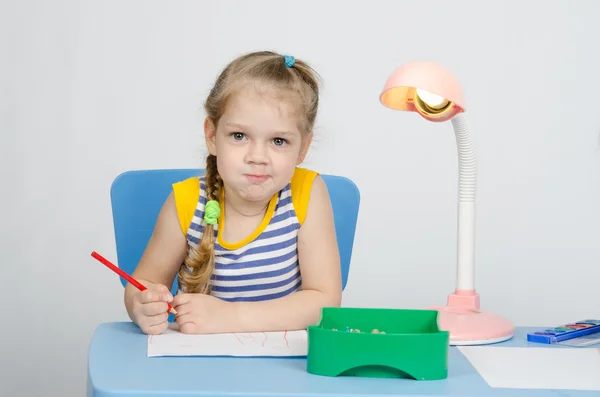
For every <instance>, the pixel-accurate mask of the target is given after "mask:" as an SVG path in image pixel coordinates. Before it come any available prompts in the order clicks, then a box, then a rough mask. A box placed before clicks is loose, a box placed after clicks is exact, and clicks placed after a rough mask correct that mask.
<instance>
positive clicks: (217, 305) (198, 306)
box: [172, 294, 234, 334]
mask: <svg viewBox="0 0 600 397" xmlns="http://www.w3.org/2000/svg"><path fill="white" fill-rule="evenodd" d="M172 306H173V308H175V310H177V315H176V316H175V322H176V323H177V324H178V325H179V329H180V330H181V332H182V333H184V334H214V333H221V332H231V324H232V320H233V315H234V314H233V305H232V304H231V303H230V302H227V301H224V300H221V299H219V298H215V297H214V296H212V295H206V294H178V295H176V296H175V298H174V299H173V304H172Z"/></svg>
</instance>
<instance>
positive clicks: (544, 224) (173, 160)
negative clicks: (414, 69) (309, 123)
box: [0, 0, 600, 397]
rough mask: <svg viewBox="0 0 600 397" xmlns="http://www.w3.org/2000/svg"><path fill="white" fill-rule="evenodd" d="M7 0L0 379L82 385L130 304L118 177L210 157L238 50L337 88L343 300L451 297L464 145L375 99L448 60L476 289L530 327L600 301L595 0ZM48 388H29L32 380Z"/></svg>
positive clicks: (599, 81)
mask: <svg viewBox="0 0 600 397" xmlns="http://www.w3.org/2000/svg"><path fill="white" fill-rule="evenodd" d="M353 4H354V5H352V4H351V3H349V2H346V3H337V2H322V1H302V2H298V1H287V2H286V1H275V0H274V1H253V2H243V1H228V2H223V1H220V2H218V1H178V2H173V1H172V2H164V1H150V0H144V1H141V0H136V1H131V0H129V1H95V2H92V1H76V0H56V1H51V2H50V1H42V0H39V1H32V0H30V1H24V0H19V1H17V0H13V1H6V0H5V1H3V2H2V5H1V6H0V43H1V57H0V131H1V141H0V172H1V174H0V176H1V178H2V184H1V186H2V195H1V196H0V208H1V210H2V213H1V218H0V225H1V230H2V239H1V240H0V249H1V257H0V258H1V262H0V294H1V295H0V297H1V298H2V303H3V310H2V315H1V316H0V321H1V324H2V326H1V328H0V333H1V338H0V352H1V354H0V361H1V362H2V370H1V372H0V395H2V396H11V397H12V396H42V395H43V396H46V395H48V396H49V395H52V396H59V395H60V396H80V395H83V393H84V392H85V379H86V370H87V368H86V357H87V356H86V355H87V348H88V343H89V341H90V338H91V337H92V333H93V331H94V329H95V327H96V326H97V325H98V324H99V323H101V322H109V321H121V320H128V318H127V316H126V313H125V310H124V308H123V304H122V299H123V298H122V286H121V284H120V283H119V280H118V278H117V276H116V275H114V274H113V273H112V272H110V271H108V270H107V269H106V268H105V267H104V266H102V265H100V264H99V263H98V262H96V261H94V260H93V258H91V257H90V252H91V251H93V250H97V251H98V252H101V253H103V255H105V256H106V257H108V258H110V259H114V258H115V256H116V255H115V249H114V236H113V230H112V218H111V212H110V203H109V188H110V184H111V182H112V181H113V179H114V178H115V177H116V176H117V175H118V174H119V173H121V172H123V171H126V170H130V169H146V168H183V167H203V166H204V156H205V148H204V146H203V135H202V121H203V117H204V114H203V111H202V102H203V100H204V98H205V96H206V94H207V93H208V90H209V89H210V87H211V84H212V82H213V81H214V78H215V77H216V76H217V74H218V73H219V71H220V70H221V68H222V67H223V66H225V64H226V63H227V62H228V61H229V60H231V59H232V58H233V57H235V56H237V55H239V54H241V53H244V52H247V51H252V50H259V49H272V50H276V51H280V52H282V53H285V54H291V55H294V56H296V57H298V58H302V59H303V60H306V61H307V62H309V63H311V64H312V65H313V66H314V67H315V68H316V69H317V70H318V71H319V73H320V74H321V76H322V78H323V81H324V87H323V96H322V102H321V103H322V107H321V109H320V110H321V112H320V115H319V119H318V129H317V131H316V140H317V142H315V145H314V147H313V148H312V151H311V153H310V156H309V158H308V160H307V162H306V163H305V164H304V165H305V166H307V167H312V168H314V169H317V170H319V171H320V172H322V173H328V174H340V175H345V176H347V177H350V178H351V179H353V180H354V181H355V182H356V183H357V185H358V186H359V188H360V189H361V193H362V205H361V209H360V211H361V212H360V219H359V223H358V230H357V234H356V244H355V250H354V254H353V261H352V266H351V272H350V279H349V284H348V287H347V289H346V291H345V293H344V302H343V303H344V305H346V306H380V307H408V308H422V307H426V306H429V305H438V304H444V303H445V300H446V296H447V294H448V293H450V292H452V290H453V289H454V283H455V256H456V242H455V240H456V188H457V167H456V166H457V156H456V144H455V139H454V135H453V132H452V128H451V125H450V124H449V123H444V124H434V123H428V122H426V121H425V120H424V119H422V118H420V117H419V116H418V115H416V114H409V113H404V112H395V111H392V110H389V109H387V108H385V107H383V106H382V105H381V104H380V103H379V102H378V95H379V93H380V90H381V88H382V87H383V84H384V82H385V80H386V79H387V77H388V76H389V74H390V73H391V72H392V71H393V70H394V68H396V67H398V66H400V65H401V64H403V63H405V62H408V61H412V60H417V59H425V60H433V61H437V62H441V63H442V64H444V65H445V66H447V67H448V68H449V69H450V70H452V71H453V72H454V73H455V74H456V75H457V76H458V78H459V79H460V80H461V82H462V84H463V88H464V90H465V96H466V101H467V106H468V111H469V114H470V120H471V124H472V126H473V128H474V132H475V134H476V141H477V150H478V164H479V169H478V171H479V185H478V196H477V200H478V201H477V211H478V212H477V214H478V218H477V233H478V234H477V256H476V271H477V274H476V287H477V289H478V291H479V292H480V293H481V299H482V306H483V308H484V309H486V310H490V311H494V312H497V313H499V314H502V315H504V316H506V317H508V318H509V319H510V320H512V321H514V322H515V323H516V324H517V325H540V326H551V325H559V324H561V323H564V322H568V321H574V320H579V319H582V318H588V317H596V318H597V317H599V316H600V298H599V293H598V289H597V288H598V279H599V277H600V270H599V267H600V266H599V265H600V248H599V246H600V244H599V242H600V113H599V112H598V99H599V93H600V87H599V86H600V77H599V76H600V74H598V70H600V56H599V55H598V41H597V40H598V37H600V25H599V24H597V22H598V21H597V18H598V15H600V3H598V2H596V1H593V0H589V1H583V0H580V1H577V2H570V1H566V0H565V1H555V0H553V1H548V0H546V1H497V2H488V1H486V2H483V1H452V2H441V1H399V0H393V1H368V2H362V3H358V2H356V3H353ZM34 382H37V383H34Z"/></svg>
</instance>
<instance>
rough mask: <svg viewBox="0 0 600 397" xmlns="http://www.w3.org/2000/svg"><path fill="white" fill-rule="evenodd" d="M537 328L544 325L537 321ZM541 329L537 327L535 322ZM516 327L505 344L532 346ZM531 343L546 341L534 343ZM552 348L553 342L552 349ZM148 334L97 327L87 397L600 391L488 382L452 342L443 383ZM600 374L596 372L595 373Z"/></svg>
mask: <svg viewBox="0 0 600 397" xmlns="http://www.w3.org/2000/svg"><path fill="white" fill-rule="evenodd" d="M540 328H541V327H540ZM537 329H539V328H537ZM530 330H531V329H530V328H517V330H516V334H515V337H514V338H513V339H512V340H510V341H506V342H503V343H500V344H497V345H496V346H498V347H499V348H502V347H503V346H532V345H533V344H530V343H527V342H526V340H525V334H526V333H527V332H528V331H530ZM535 346H536V347H539V346H543V345H540V344H535ZM549 348H552V347H549ZM146 350H147V336H146V335H144V334H142V333H141V332H140V331H139V329H138V328H137V327H136V326H135V325H133V324H132V323H129V322H118V323H105V324H102V325H100V326H99V327H98V328H97V329H96V332H95V333H94V336H93V338H92V341H91V344H90V349H89V358H88V390H87V393H88V394H87V395H88V396H94V397H107V396H112V397H145V396H152V397H159V396H211V397H215V396H216V397H225V396H227V397H233V396H235V397H261V396H269V397H292V396H293V397H327V396H332V397H333V396H336V397H339V396H390V397H391V396H394V397H396V396H398V395H403V396H420V397H423V396H444V397H508V396H510V397H525V396H526V397H550V396H552V397H556V396H561V397H592V396H593V397H598V396H599V395H600V393H599V392H597V391H596V392H594V391H572V392H571V391H557V390H554V391H553V390H532V389H530V390H518V389H500V388H491V387H489V386H488V385H487V383H486V382H485V381H484V380H483V378H482V377H481V376H480V375H479V374H478V373H477V371H476V370H475V368H473V367H472V366H471V364H470V363H469V361H468V360H467V358H466V357H464V356H463V355H462V353H461V352H460V351H459V350H458V349H457V348H455V347H451V348H450V351H449V357H448V358H449V362H448V378H447V379H444V380H440V381H415V380H409V379H374V378H354V377H337V378H332V377H324V376H317V375H311V374H309V373H307V372H306V359H305V358H258V357H256V358H252V357H250V358H237V357H152V358H147V357H146ZM599 376H600V374H599Z"/></svg>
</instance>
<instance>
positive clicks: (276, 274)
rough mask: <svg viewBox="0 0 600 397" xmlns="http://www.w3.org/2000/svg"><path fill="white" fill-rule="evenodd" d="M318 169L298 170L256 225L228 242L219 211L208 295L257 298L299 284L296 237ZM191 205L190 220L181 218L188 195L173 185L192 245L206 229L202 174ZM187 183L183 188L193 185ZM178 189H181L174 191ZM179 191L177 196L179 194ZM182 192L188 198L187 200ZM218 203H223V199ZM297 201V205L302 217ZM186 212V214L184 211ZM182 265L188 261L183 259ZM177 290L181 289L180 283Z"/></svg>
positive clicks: (284, 291) (277, 294) (290, 290)
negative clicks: (247, 232) (239, 239)
mask: <svg viewBox="0 0 600 397" xmlns="http://www.w3.org/2000/svg"><path fill="white" fill-rule="evenodd" d="M315 175H316V173H314V172H312V171H308V170H305V169H297V171H296V173H295V175H294V179H293V180H292V182H290V183H288V185H287V186H285V187H284V188H283V189H282V190H281V191H279V192H278V193H277V194H275V195H274V196H273V198H272V199H271V201H270V203H269V206H268V208H267V211H266V214H265V217H264V219H263V221H262V223H261V224H260V225H259V226H258V228H257V229H256V230H255V231H254V233H252V234H251V235H250V236H248V237H247V238H246V239H244V240H242V241H240V242H238V243H235V244H231V243H228V242H225V241H223V240H222V238H221V234H220V233H219V226H220V225H222V224H223V221H224V220H223V213H224V211H223V210H221V214H222V215H221V217H220V218H219V222H218V224H216V225H214V228H215V231H214V233H215V269H214V272H213V276H212V279H211V294H212V295H214V296H216V297H218V298H221V299H223V300H227V301H230V302H235V301H260V300H268V299H276V298H280V297H283V296H286V295H289V294H291V293H293V292H295V291H297V290H299V289H301V286H302V277H301V275H300V268H299V266H298V251H297V237H298V231H299V230H300V226H301V222H302V221H303V218H304V215H305V213H306V206H307V204H308V197H309V195H310V185H311V183H312V180H313V179H314V176H315ZM195 179H196V181H195V186H197V187H196V188H195V191H196V195H195V203H194V204H195V209H194V210H193V216H192V217H191V219H189V221H188V219H185V213H186V211H185V210H184V209H182V208H180V207H181V206H182V205H184V203H186V205H187V207H188V211H187V213H188V214H190V215H191V213H190V211H189V207H190V204H191V203H190V199H189V197H190V194H189V193H188V192H186V193H187V196H186V193H183V192H182V190H183V187H182V186H178V187H177V185H174V192H175V199H176V204H177V207H178V212H179V214H180V221H181V224H182V231H183V230H184V228H185V227H186V225H187V228H185V235H186V238H187V242H188V246H189V247H193V248H196V247H197V246H198V244H199V242H200V240H201V239H202V233H203V230H204V226H205V222H204V219H203V218H204V206H205V204H206V201H207V199H206V194H205V178H204V176H200V177H197V178H195ZM186 182H187V185H188V186H187V190H188V191H189V190H190V189H191V188H190V186H191V185H192V184H193V182H192V181H190V180H188V181H184V185H185V183H186ZM177 188H178V189H179V191H178V190H177ZM178 193H179V196H181V197H178ZM182 197H188V198H187V201H186V200H184V199H182ZM221 205H222V203H221ZM295 205H296V206H298V207H301V211H299V212H300V213H301V215H300V217H299V216H298V212H297V209H296V208H295ZM188 217H189V215H188ZM182 218H183V219H182ZM182 266H184V267H185V266H186V265H185V264H182ZM180 291H182V292H185V291H183V290H182V289H181V288H180Z"/></svg>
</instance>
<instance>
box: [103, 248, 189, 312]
mask: <svg viewBox="0 0 600 397" xmlns="http://www.w3.org/2000/svg"><path fill="white" fill-rule="evenodd" d="M92 256H93V257H94V258H96V259H97V260H98V261H99V262H100V263H102V264H104V265H105V266H106V267H108V268H109V269H110V270H112V271H113V272H115V273H117V274H118V275H119V276H121V277H123V278H124V279H125V280H127V281H129V282H130V283H131V284H132V285H133V286H134V287H136V288H137V289H139V290H140V291H144V290H146V289H147V288H146V287H144V286H143V285H142V284H140V282H139V281H137V280H136V279H134V278H133V277H131V276H130V275H129V274H127V273H125V272H124V271H123V270H121V269H119V268H118V267H116V266H115V265H113V264H112V263H110V262H109V261H108V259H106V258H104V257H103V256H102V255H100V254H99V253H97V252H96V251H94V252H92ZM168 306H169V312H170V313H173V314H177V311H176V310H175V309H173V308H172V307H171V305H168Z"/></svg>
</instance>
